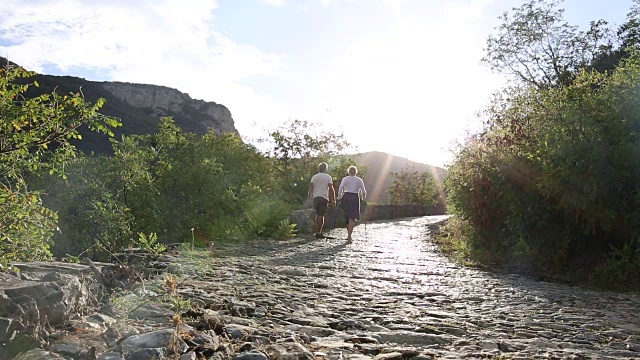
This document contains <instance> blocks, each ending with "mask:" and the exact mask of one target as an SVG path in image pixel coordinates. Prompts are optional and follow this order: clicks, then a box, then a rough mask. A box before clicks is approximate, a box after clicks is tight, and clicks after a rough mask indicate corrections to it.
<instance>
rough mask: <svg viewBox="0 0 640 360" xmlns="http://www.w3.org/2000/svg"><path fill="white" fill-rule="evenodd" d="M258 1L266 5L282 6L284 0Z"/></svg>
mask: <svg viewBox="0 0 640 360" xmlns="http://www.w3.org/2000/svg"><path fill="white" fill-rule="evenodd" d="M260 2H263V3H265V4H267V5H271V6H276V7H280V6H284V3H285V0H260Z"/></svg>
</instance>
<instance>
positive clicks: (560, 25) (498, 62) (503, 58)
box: [482, 0, 611, 88]
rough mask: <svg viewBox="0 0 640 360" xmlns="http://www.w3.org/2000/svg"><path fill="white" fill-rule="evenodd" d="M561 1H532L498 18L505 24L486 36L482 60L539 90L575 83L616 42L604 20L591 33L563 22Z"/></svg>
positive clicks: (594, 23)
mask: <svg viewBox="0 0 640 360" xmlns="http://www.w3.org/2000/svg"><path fill="white" fill-rule="evenodd" d="M560 3H562V0H529V1H528V2H526V3H525V4H523V5H522V6H520V7H518V8H513V9H512V13H511V14H510V13H508V12H505V13H504V14H503V15H502V16H500V17H499V19H500V20H502V24H501V25H500V26H499V27H497V28H496V30H497V33H496V34H493V35H490V36H489V38H488V39H487V46H486V49H485V52H486V55H485V57H484V58H483V59H482V62H483V63H484V64H486V65H488V66H489V67H491V69H492V70H494V71H496V72H498V73H501V74H505V75H508V76H511V77H514V78H515V79H517V80H518V81H521V82H524V83H525V84H528V85H533V86H535V87H537V88H548V87H553V86H559V85H566V84H568V83H570V82H571V81H572V79H573V77H574V74H575V71H576V70H577V69H580V68H583V67H586V66H587V65H589V64H590V63H591V61H592V60H593V59H594V58H595V57H596V56H597V55H598V54H600V53H601V52H602V51H604V50H605V49H606V48H607V47H608V46H609V45H610V42H611V33H610V30H609V29H608V28H607V27H606V26H607V22H606V21H604V20H599V21H592V22H591V26H590V28H589V30H588V31H586V32H585V31H579V30H578V27H577V26H574V25H570V24H569V23H567V22H566V21H565V20H564V15H563V13H564V10H563V9H559V8H558V5H559V4H560Z"/></svg>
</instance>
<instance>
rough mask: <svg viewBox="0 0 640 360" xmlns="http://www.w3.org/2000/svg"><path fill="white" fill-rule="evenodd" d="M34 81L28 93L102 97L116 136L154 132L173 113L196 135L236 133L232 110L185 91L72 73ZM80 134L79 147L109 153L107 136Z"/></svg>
mask: <svg viewBox="0 0 640 360" xmlns="http://www.w3.org/2000/svg"><path fill="white" fill-rule="evenodd" d="M0 63H1V64H7V59H5V58H2V57H0ZM27 70H28V69H27ZM33 80H35V81H37V82H38V84H39V85H40V86H39V87H31V88H30V92H29V95H32V96H34V95H38V94H43V93H51V92H52V91H56V92H57V93H58V94H68V93H71V92H73V93H77V92H82V94H83V95H84V97H85V98H86V99H87V100H88V101H90V102H92V103H93V102H95V101H96V99H98V98H101V97H102V98H105V99H106V100H107V101H106V104H105V105H104V106H103V107H102V109H101V110H100V112H101V113H102V114H105V115H109V116H114V117H117V118H119V119H120V120H121V121H122V126H121V127H119V128H117V129H115V131H114V133H115V134H116V138H117V139H119V138H120V136H121V135H122V134H126V135H131V134H149V133H154V132H155V131H156V130H157V124H158V122H159V119H160V118H161V117H163V116H173V118H174V120H175V122H176V125H178V126H179V127H180V128H182V129H183V130H184V131H187V132H194V133H196V134H204V133H206V132H207V131H208V130H209V129H214V130H215V131H216V132H218V133H228V132H234V133H237V132H238V131H237V130H236V128H235V124H234V121H233V118H232V117H231V112H230V111H229V109H227V108H226V107H225V106H224V105H221V104H217V103H215V102H208V101H204V100H197V99H192V98H191V97H190V96H189V95H188V94H185V93H183V92H180V91H178V90H176V89H172V88H169V87H166V86H157V85H147V84H132V83H123V82H98V81H89V80H85V79H83V78H78V77H73V76H53V75H42V74H38V75H36V76H35V77H34V78H31V79H29V81H30V82H31V81H33ZM80 133H81V134H82V137H83V140H82V141H80V142H78V143H77V144H76V146H77V147H78V148H79V149H80V150H82V151H84V152H92V151H93V152H96V153H100V154H109V153H111V151H112V150H111V144H110V143H109V139H108V137H107V136H106V135H104V134H96V133H94V132H92V131H89V130H88V129H81V131H80Z"/></svg>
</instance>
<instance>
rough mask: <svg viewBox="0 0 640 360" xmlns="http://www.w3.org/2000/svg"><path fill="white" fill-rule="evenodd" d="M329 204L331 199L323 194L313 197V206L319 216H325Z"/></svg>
mask: <svg viewBox="0 0 640 360" xmlns="http://www.w3.org/2000/svg"><path fill="white" fill-rule="evenodd" d="M327 206H329V200H327V199H325V198H323V197H322V196H316V197H314V198H313V208H314V209H315V210H316V214H317V215H318V216H324V215H325V214H326V213H327Z"/></svg>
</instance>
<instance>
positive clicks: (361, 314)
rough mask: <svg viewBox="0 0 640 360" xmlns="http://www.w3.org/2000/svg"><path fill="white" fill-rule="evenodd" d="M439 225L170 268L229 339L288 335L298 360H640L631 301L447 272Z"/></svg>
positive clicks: (370, 230)
mask: <svg viewBox="0 0 640 360" xmlns="http://www.w3.org/2000/svg"><path fill="white" fill-rule="evenodd" d="M442 219H443V217H440V216H433V217H420V218H410V219H402V220H395V221H380V222H373V223H368V224H366V226H365V225H364V224H360V225H359V226H358V227H357V228H356V230H355V231H354V241H353V242H351V243H347V242H346V241H345V240H344V238H345V237H346V230H344V229H335V230H332V231H331V233H330V235H333V236H336V239H330V240H329V239H321V240H320V239H315V238H311V237H308V238H296V239H293V240H290V241H266V242H264V241H259V242H253V243H249V244H246V243H245V244H240V245H225V246H218V247H217V248H215V250H214V252H215V254H216V256H215V257H214V258H212V259H208V260H207V263H208V269H207V270H203V269H202V264H198V265H197V266H196V265H194V264H189V263H188V262H183V263H181V264H179V265H178V267H179V268H180V271H182V272H186V273H188V274H191V279H190V280H189V281H187V282H185V283H184V284H183V288H182V292H183V294H185V295H188V296H189V297H191V298H192V299H193V302H194V303H198V302H200V303H201V304H202V305H206V306H208V307H209V308H211V309H219V310H220V312H219V313H221V314H226V315H229V316H230V317H229V318H227V319H228V320H227V325H226V327H227V328H226V329H225V332H226V334H227V336H231V337H232V338H233V337H234V336H236V339H238V340H243V341H248V342H252V343H253V344H254V346H255V344H260V339H261V338H262V339H265V340H264V341H265V342H266V343H269V342H271V341H269V340H268V338H270V337H271V338H274V337H273V334H274V333H278V334H280V335H279V336H280V338H279V340H278V342H282V341H283V340H282V336H284V335H283V334H285V335H286V334H289V335H291V338H292V340H291V342H292V343H298V344H300V345H301V346H302V347H303V348H302V349H301V351H302V352H303V353H304V354H307V355H306V358H310V357H311V356H310V354H313V357H315V358H326V359H347V358H350V359H368V358H376V359H378V360H400V359H406V358H413V359H416V360H421V359H463V358H465V359H483V358H493V359H635V358H640V296H639V295H638V294H616V293H606V292H595V291H589V290H583V289H579V288H574V287H569V286H565V285H560V284H552V283H546V282H539V281H534V280H532V279H528V278H526V277H522V276H517V275H505V274H494V273H490V272H484V271H481V270H477V269H471V268H466V267H463V266H460V265H456V264H454V263H452V262H451V261H450V260H448V259H447V258H445V257H444V256H442V255H441V254H440V253H439V252H438V250H437V248H436V247H435V246H434V245H433V244H432V243H431V242H430V241H429V231H428V230H427V226H428V225H429V224H430V223H434V222H436V221H439V220H442ZM229 319H230V320H229ZM234 322H235V324H233V323H234ZM234 331H235V333H234ZM232 333H233V334H235V335H230V334H232ZM249 348H251V345H249ZM305 349H306V350H305ZM306 351H308V352H306ZM247 354H249V355H247V356H249V357H251V358H252V359H254V358H255V356H254V355H255V353H254V355H251V353H247ZM238 356H240V355H239V354H236V355H234V358H238V359H241V358H240V357H238ZM270 356H271V357H272V356H273V355H270ZM280 358H284V357H282V356H280ZM294 358H296V359H298V358H305V356H303V355H300V356H298V355H295V356H294Z"/></svg>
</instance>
